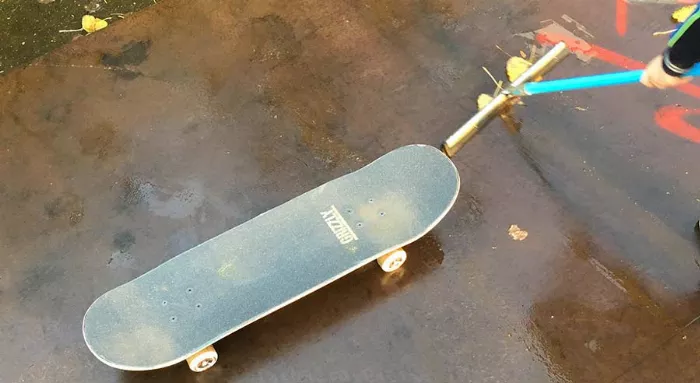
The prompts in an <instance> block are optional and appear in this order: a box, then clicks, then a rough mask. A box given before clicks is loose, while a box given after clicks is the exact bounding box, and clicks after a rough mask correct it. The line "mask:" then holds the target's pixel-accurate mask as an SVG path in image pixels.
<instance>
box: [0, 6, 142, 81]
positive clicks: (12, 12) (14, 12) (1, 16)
mask: <svg viewBox="0 0 700 383" xmlns="http://www.w3.org/2000/svg"><path fill="white" fill-rule="evenodd" d="M155 3H156V1H155V0H108V1H105V0H1V1H0V40H2V44H0V75H2V74H3V73H5V72H7V71H9V70H10V69H12V68H15V67H21V66H23V65H25V64H27V63H30V62H32V61H33V60H34V59H36V58H37V57H39V56H41V55H43V54H45V53H47V52H50V51H51V50H52V49H55V48H57V47H59V46H61V45H63V44H65V43H68V42H70V41H72V40H73V39H77V38H80V37H81V36H83V35H85V34H86V33H85V32H84V31H75V32H60V31H65V30H76V29H80V28H81V18H82V17H83V15H94V16H95V17H99V18H102V19H106V20H107V21H108V22H110V23H112V22H116V21H118V20H120V19H123V18H125V17H130V16H131V15H132V14H133V12H135V11H137V10H140V9H143V8H144V7H147V6H149V5H153V4H155Z"/></svg>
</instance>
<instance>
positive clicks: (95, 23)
mask: <svg viewBox="0 0 700 383" xmlns="http://www.w3.org/2000/svg"><path fill="white" fill-rule="evenodd" d="M82 24H83V30H84V31H85V32H87V33H93V32H96V31H99V30H100V29H104V28H106V27H107V25H108V24H107V21H106V20H102V19H100V18H97V17H95V16H91V15H85V16H83V20H82Z"/></svg>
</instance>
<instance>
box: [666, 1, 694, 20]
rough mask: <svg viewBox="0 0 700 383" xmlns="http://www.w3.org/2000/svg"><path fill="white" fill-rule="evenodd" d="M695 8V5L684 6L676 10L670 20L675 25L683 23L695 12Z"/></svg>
mask: <svg viewBox="0 0 700 383" xmlns="http://www.w3.org/2000/svg"><path fill="white" fill-rule="evenodd" d="M695 8H697V5H686V6H685V7H681V8H678V9H676V11H675V12H673V15H672V16H671V18H672V19H673V20H674V21H675V22H677V23H683V22H685V21H686V20H688V17H690V15H692V14H693V12H695Z"/></svg>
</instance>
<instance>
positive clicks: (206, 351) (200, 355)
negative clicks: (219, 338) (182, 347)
mask: <svg viewBox="0 0 700 383" xmlns="http://www.w3.org/2000/svg"><path fill="white" fill-rule="evenodd" d="M217 359H219V354H218V353H217V352H216V350H214V346H207V347H205V348H203V349H201V350H199V351H197V352H196V353H195V354H194V355H192V356H190V357H189V358H187V365H189V366H190V370H192V371H194V372H202V371H204V370H208V369H209V368H210V367H211V366H213V365H214V363H216V361H217Z"/></svg>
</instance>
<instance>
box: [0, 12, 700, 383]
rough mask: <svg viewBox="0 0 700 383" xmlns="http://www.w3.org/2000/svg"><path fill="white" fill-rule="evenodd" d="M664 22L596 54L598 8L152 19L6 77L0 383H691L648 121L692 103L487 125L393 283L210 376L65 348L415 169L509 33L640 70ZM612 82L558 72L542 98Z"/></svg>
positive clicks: (637, 21) (612, 27) (335, 292)
mask: <svg viewBox="0 0 700 383" xmlns="http://www.w3.org/2000/svg"><path fill="white" fill-rule="evenodd" d="M668 11H669V8H667V7H656V6H635V7H630V9H629V10H628V22H629V24H628V25H627V31H626V34H625V35H624V36H620V35H619V33H618V31H620V24H619V22H620V21H619V20H617V23H618V24H617V25H616V14H615V4H614V2H612V1H611V2H610V4H609V5H608V6H607V7H604V6H601V7H596V8H593V7H590V6H589V5H588V4H587V3H586V2H577V3H575V4H572V3H571V2H557V3H555V4H549V5H546V6H545V4H544V3H539V2H534V1H532V2H514V1H505V2H499V3H498V4H493V2H488V1H474V2H469V3H464V2H457V1H454V2H453V1H447V0H421V1H413V2H406V1H395V0H392V1H385V2H366V3H358V2H347V1H343V2H321V1H316V0H308V1H296V2H284V1H256V2H248V1H227V2H219V1H213V0H201V1H191V0H189V1H184V0H167V1H165V0H164V1H161V2H159V3H158V4H157V5H154V6H152V7H149V8H147V9H145V10H143V11H140V12H138V13H136V14H134V15H132V16H131V17H129V18H126V19H125V20H122V21H120V22H119V23H115V24H114V25H110V27H109V28H108V29H106V30H104V31H100V32H98V33H95V34H92V35H90V36H87V37H84V38H80V39H78V40H76V41H74V42H72V43H70V44H68V45H65V46H63V47H61V48H59V49H57V50H55V51H53V52H52V53H51V54H49V55H47V56H43V57H41V58H40V59H38V60H36V61H34V62H32V63H31V65H29V66H28V67H26V68H22V69H17V70H13V71H9V72H8V73H7V74H6V75H5V76H4V77H2V78H0V111H2V112H1V113H2V114H1V115H0V178H1V179H2V180H3V182H2V183H1V184H0V244H1V249H2V251H1V252H0V261H1V262H2V264H3V267H2V268H0V307H2V309H1V311H0V334H2V335H0V336H1V337H2V338H0V340H2V343H3V345H5V347H3V351H2V354H1V358H0V381H2V382H146V381H148V382H160V381H162V382H166V381H167V382H179V381H183V382H188V381H198V382H199V381H201V382H204V381H207V382H208V381H211V382H234V381H235V382H297V381H299V382H370V381H371V382H568V381H572V382H625V383H627V382H651V381H664V382H694V381H697V380H698V378H699V375H700V370H699V369H698V368H697V367H696V365H697V363H696V361H697V359H698V357H699V356H700V321H698V322H695V321H694V319H695V318H696V317H697V316H698V315H699V314H700V296H698V286H699V282H700V268H698V266H697V264H696V261H695V259H696V256H698V255H699V251H700V250H699V249H700V248H699V247H698V244H697V242H696V239H695V236H694V231H693V225H694V223H695V221H696V220H697V218H698V217H699V216H700V193H699V192H698V190H700V174H698V173H697V172H698V171H697V169H696V168H697V167H696V166H694V165H695V164H696V163H697V161H699V160H700V154H699V153H698V151H697V143H696V142H694V141H693V140H692V139H684V138H682V137H679V135H678V134H674V131H673V129H680V128H678V126H680V125H679V124H678V122H677V121H676V122H675V124H674V123H673V121H671V122H670V123H669V122H668V119H667V118H666V117H667V115H664V114H660V113H656V114H655V111H656V110H657V109H659V108H661V107H663V106H667V105H668V106H671V107H673V106H675V105H680V107H682V106H686V107H693V105H694V104H696V103H697V100H695V99H694V97H692V96H688V95H686V94H682V93H680V92H678V91H675V90H672V91H668V92H659V91H650V90H645V89H643V88H641V87H635V86H631V87H625V88H615V89H605V90H597V91H582V92H576V93H569V94H556V95H545V96H539V97H534V98H531V99H528V100H526V103H527V105H526V106H525V107H522V108H519V110H518V112H519V115H520V117H521V118H522V119H523V123H524V127H523V130H522V133H521V135H520V136H511V135H510V134H509V133H508V132H507V131H506V130H505V129H504V128H503V127H502V125H501V124H500V123H498V122H494V123H493V124H491V125H490V126H489V127H488V129H485V130H484V131H483V132H482V134H480V135H479V136H477V137H476V138H475V139H474V140H473V141H472V142H470V143H469V144H468V145H467V146H466V147H465V148H464V149H463V150H462V152H460V153H459V154H458V155H457V156H456V157H455V158H454V161H455V164H456V166H457V168H458V169H459V171H460V175H461V178H462V189H461V191H460V195H459V197H458V199H457V203H456V205H455V207H454V208H453V209H452V211H451V212H450V213H449V214H448V215H447V217H446V218H445V219H444V220H443V221H442V223H441V224H440V225H439V226H438V227H437V228H436V229H435V230H433V232H432V233H431V234H430V235H429V236H427V237H425V238H424V239H421V240H420V241H418V242H416V243H414V244H413V245H411V246H409V247H408V248H407V250H408V252H409V261H408V262H407V264H406V265H405V266H404V268H403V269H402V271H400V272H397V273H395V274H391V275H386V274H384V273H382V272H381V270H380V269H379V268H378V267H376V266H375V265H369V266H367V267H365V268H363V269H361V270H359V271H357V272H355V273H353V274H351V275H348V276H347V277H345V278H343V279H341V280H339V281H337V282H335V283H333V284H332V285H330V286H327V287H326V288H324V289H322V290H319V291H318V292H316V293H314V294H312V295H311V296H309V297H307V298H305V299H303V300H301V301H299V302H297V303H295V304H293V305H291V306H288V307H286V308H284V309H282V310H280V311H279V312H277V313H275V314H274V315H271V316H269V317H266V318H265V319H263V320H260V321H258V322H256V323H254V324H253V325H251V326H249V327H247V328H245V329H243V330H241V331H239V332H237V333H235V334H233V335H231V336H229V337H227V338H225V339H224V340H222V341H221V342H218V343H217V344H216V346H217V349H218V351H219V353H220V359H219V362H218V363H217V365H216V366H215V367H214V368H213V369H212V370H210V371H208V372H206V373H203V374H199V375H195V374H194V373H191V372H189V370H188V368H187V367H186V366H185V365H184V364H182V363H181V364H179V365H177V366H173V367H170V368H166V369H163V370H158V371H152V372H146V373H133V372H123V371H119V370H115V369H112V368H110V367H107V366H105V365H103V364H102V363H100V362H99V361H97V360H96V359H95V358H94V357H93V356H92V354H90V352H89V350H88V349H87V347H86V346H85V344H84V342H83V339H82V333H81V320H82V316H83V314H84V311H85V309H87V307H88V306H89V305H90V303H91V302H92V301H93V300H94V299H95V298H96V297H97V296H99V295H101V294H102V293H104V292H105V291H107V290H109V289H111V288H113V287H116V286H118V285H119V284H121V283H124V282H127V281H129V280H130V279H132V278H134V277H136V276H138V275H141V274H142V273H144V272H146V271H148V270H150V269H151V268H153V267H155V266H157V265H158V264H160V263H162V262H163V261H164V260H167V259H169V258H170V257H173V256H175V255H177V254H178V253H180V252H182V251H184V250H186V249H188V248H190V247H192V246H194V245H196V244H198V243H200V242H202V241H205V240H206V239H208V238H211V237H212V236H214V235H217V234H219V233H221V232H223V231H225V230H226V229H229V228H231V227H233V226H235V225H238V224H241V223H243V222H245V221H246V220H248V219H250V218H252V217H254V216H256V215H258V214H260V213H262V212H264V211H266V210H268V209H270V208H272V207H274V206H276V205H279V204H281V203H283V202H284V201H286V200H289V199H291V198H293V197H295V196H297V195H299V194H300V193H303V192H304V191H307V190H309V189H312V188H314V187H315V186H317V185H319V184H321V183H323V182H325V181H328V180H331V179H333V178H335V177H337V176H339V175H342V174H345V173H347V172H349V171H352V170H354V169H357V168H358V167H360V166H362V165H364V164H366V163H368V162H369V161H371V160H373V159H375V158H377V157H379V156H381V155H382V154H383V153H386V152H387V151H389V150H391V149H393V148H396V147H398V146H401V145H406V144H411V143H427V144H433V145H438V144H439V143H440V142H441V140H442V139H443V138H445V137H446V136H447V135H449V134H450V133H451V132H452V131H453V130H454V129H455V128H456V127H458V126H459V125H460V124H461V123H462V122H463V121H465V120H466V119H467V118H468V117H469V116H470V115H471V114H472V113H474V110H475V101H476V97H477V96H478V94H479V93H482V92H491V91H492V90H493V88H494V86H493V83H492V81H491V80H490V79H489V77H488V76H487V75H486V74H485V73H484V71H483V69H482V66H485V67H486V68H488V69H489V70H490V71H491V72H492V73H494V74H495V75H496V76H497V77H499V78H503V77H504V76H503V75H501V74H500V73H501V72H502V68H503V66H504V63H505V60H506V59H507V56H506V55H505V54H504V53H503V52H502V51H500V50H499V49H497V48H496V45H498V46H499V47H500V48H501V49H503V50H504V51H506V52H509V53H510V54H514V55H516V54H519V51H520V50H524V51H527V50H528V49H529V47H528V44H529V43H530V41H529V40H527V38H526V37H523V36H515V34H517V33H521V32H527V31H532V30H536V29H539V28H541V27H542V26H543V24H542V23H541V22H542V21H544V20H548V19H550V20H556V21H557V22H558V23H559V24H561V25H564V26H566V27H567V29H569V30H576V33H577V34H578V35H579V36H580V37H584V35H585V38H586V39H587V41H590V42H592V43H595V44H598V45H599V46H603V47H605V48H606V49H609V50H611V51H614V52H617V54H618V55H626V56H628V57H630V58H634V59H635V60H640V61H645V60H647V59H649V58H651V57H652V56H653V55H654V54H655V53H656V52H657V51H660V50H661V49H662V47H663V44H664V41H663V38H652V37H650V35H651V33H652V32H653V31H655V30H664V29H668V28H670V26H668V25H667V24H665V20H667V19H668ZM562 15H566V16H567V17H568V18H573V19H575V20H576V23H578V24H576V23H573V22H569V21H566V19H565V18H563V17H562ZM577 25H580V26H581V27H584V26H585V28H584V29H585V31H587V33H589V34H590V35H586V34H584V33H582V29H581V28H578V27H577ZM657 27H658V28H657ZM601 57H603V56H599V58H601ZM609 57H613V58H615V57H617V56H614V55H611V56H609ZM614 70H619V68H617V67H615V66H613V65H611V64H610V63H609V62H606V61H605V60H599V59H593V60H590V61H588V62H584V61H581V60H578V59H577V58H576V57H570V58H569V59H568V60H567V61H566V62H565V63H563V64H562V65H561V66H560V67H558V68H557V69H556V71H555V72H554V73H553V74H552V77H564V76H572V75H577V74H591V73H597V72H604V71H614ZM690 93H692V92H690ZM693 111H694V112H693V113H697V110H693ZM665 116H666V117H665ZM686 121H687V123H688V124H693V123H697V118H694V117H693V116H690V117H688V118H687V119H686ZM659 124H662V125H663V126H666V127H667V128H668V127H669V126H670V127H671V128H672V129H671V130H668V129H662V128H661V127H660V126H659ZM669 124H670V125H669ZM674 127H675V128H674ZM675 133H678V130H676V131H675ZM513 224H517V225H518V226H519V227H520V228H522V229H523V230H526V231H527V232H528V236H527V238H526V239H525V240H523V241H514V240H513V239H512V238H511V237H510V236H509V234H508V229H509V227H510V226H511V225H513Z"/></svg>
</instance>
